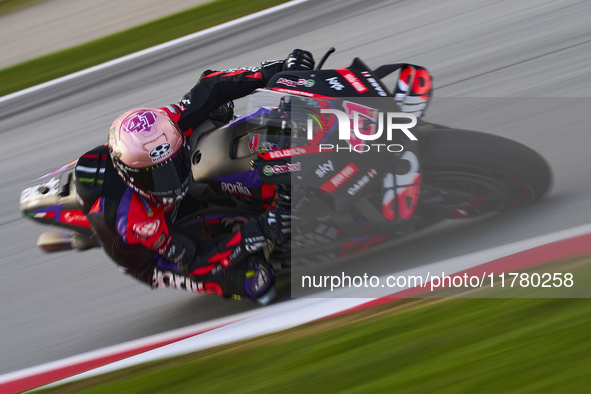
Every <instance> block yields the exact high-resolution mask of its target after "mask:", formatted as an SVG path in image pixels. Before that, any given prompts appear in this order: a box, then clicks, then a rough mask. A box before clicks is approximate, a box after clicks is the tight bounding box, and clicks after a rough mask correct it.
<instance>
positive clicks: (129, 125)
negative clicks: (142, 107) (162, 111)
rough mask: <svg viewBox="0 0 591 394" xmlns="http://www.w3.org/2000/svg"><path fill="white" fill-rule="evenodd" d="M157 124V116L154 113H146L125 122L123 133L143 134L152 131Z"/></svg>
mask: <svg viewBox="0 0 591 394" xmlns="http://www.w3.org/2000/svg"><path fill="white" fill-rule="evenodd" d="M154 123H156V114H155V113H154V112H152V111H144V112H140V113H139V114H137V115H135V116H132V117H131V118H129V119H125V120H124V121H123V131H125V132H126V133H141V132H142V131H146V130H150V129H151V128H152V125H153V124H154Z"/></svg>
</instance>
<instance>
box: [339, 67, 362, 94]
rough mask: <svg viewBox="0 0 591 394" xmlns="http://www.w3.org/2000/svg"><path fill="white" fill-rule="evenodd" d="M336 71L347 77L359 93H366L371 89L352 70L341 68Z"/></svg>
mask: <svg viewBox="0 0 591 394" xmlns="http://www.w3.org/2000/svg"><path fill="white" fill-rule="evenodd" d="M335 71H336V72H338V73H339V74H341V76H342V77H343V78H345V80H346V81H347V82H349V84H350V85H351V86H353V89H355V90H356V91H357V93H365V92H368V91H369V89H368V88H367V86H365V85H364V84H363V82H361V81H360V80H359V78H357V76H356V75H355V74H353V73H352V72H351V71H350V70H348V69H346V68H340V69H336V70H335Z"/></svg>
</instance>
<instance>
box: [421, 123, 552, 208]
mask: <svg viewBox="0 0 591 394" xmlns="http://www.w3.org/2000/svg"><path fill="white" fill-rule="evenodd" d="M418 140H419V144H420V151H421V160H422V164H423V185H424V189H425V191H427V192H429V191H434V190H440V191H441V190H443V191H447V192H448V193H457V194H460V195H463V196H472V197H473V200H472V201H466V199H464V205H458V207H457V208H455V209H453V213H452V217H466V216H476V215H480V214H483V213H486V212H490V211H498V210H504V209H509V208H514V207H516V206H520V205H524V204H529V203H532V202H534V201H536V200H538V199H539V198H540V197H542V196H543V195H544V194H545V193H546V192H547V191H548V190H549V189H550V184H551V180H552V174H551V170H550V167H549V165H548V163H547V162H546V161H545V160H544V158H543V157H542V156H540V155H539V154H538V153H537V152H535V151H534V150H532V149H530V148H528V147H526V146H524V145H522V144H520V143H518V142H515V141H512V140H509V139H507V138H503V137H499V136H496V135H491V134H486V133H481V132H476V131H469V130H457V129H448V128H438V127H435V128H433V129H428V130H423V131H421V132H420V134H419V137H418Z"/></svg>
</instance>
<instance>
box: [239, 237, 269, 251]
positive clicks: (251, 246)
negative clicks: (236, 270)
mask: <svg viewBox="0 0 591 394" xmlns="http://www.w3.org/2000/svg"><path fill="white" fill-rule="evenodd" d="M268 243H269V241H268V240H267V238H265V237H264V236H262V235H260V236H258V237H250V238H245V239H244V244H245V245H244V246H245V248H246V251H247V252H249V253H254V252H256V251H258V250H261V249H262V248H264V247H265V245H267V244H268Z"/></svg>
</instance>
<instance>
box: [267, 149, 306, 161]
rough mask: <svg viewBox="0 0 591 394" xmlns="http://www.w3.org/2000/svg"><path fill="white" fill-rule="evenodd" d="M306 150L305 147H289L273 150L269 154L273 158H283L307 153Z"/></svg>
mask: <svg viewBox="0 0 591 394" xmlns="http://www.w3.org/2000/svg"><path fill="white" fill-rule="evenodd" d="M305 154H306V150H305V149H303V148H287V149H281V150H277V151H271V152H269V153H268V154H267V156H269V158H271V159H283V158H285V157H292V156H299V155H305Z"/></svg>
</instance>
